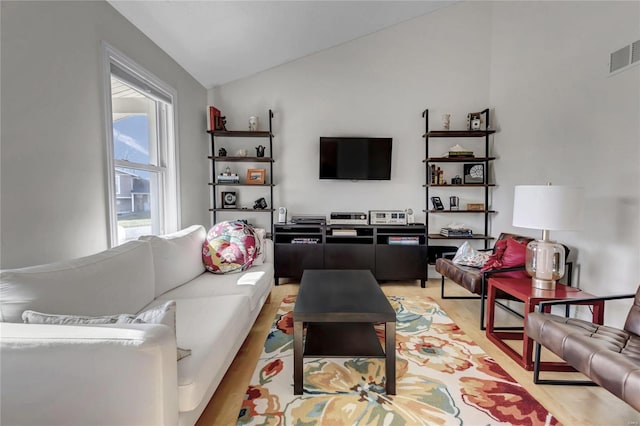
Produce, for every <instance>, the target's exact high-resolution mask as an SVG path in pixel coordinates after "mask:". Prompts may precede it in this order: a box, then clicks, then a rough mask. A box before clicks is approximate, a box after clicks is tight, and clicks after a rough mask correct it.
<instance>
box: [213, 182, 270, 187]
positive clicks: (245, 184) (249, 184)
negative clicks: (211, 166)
mask: <svg viewBox="0 0 640 426" xmlns="http://www.w3.org/2000/svg"><path fill="white" fill-rule="evenodd" d="M209 185H211V186H276V184H275V183H218V182H216V183H211V182H209Z"/></svg>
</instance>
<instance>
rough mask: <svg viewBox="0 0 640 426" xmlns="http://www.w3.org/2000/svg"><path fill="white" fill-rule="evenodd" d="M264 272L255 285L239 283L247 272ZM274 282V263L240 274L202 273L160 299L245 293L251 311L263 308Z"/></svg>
mask: <svg viewBox="0 0 640 426" xmlns="http://www.w3.org/2000/svg"><path fill="white" fill-rule="evenodd" d="M260 271H262V272H264V274H263V275H262V276H261V277H260V278H259V279H258V281H257V282H256V283H255V284H254V285H238V280H241V279H242V278H243V277H244V276H245V275H246V274H247V273H254V272H260ZM272 283H273V263H265V264H264V265H260V266H253V267H251V269H249V270H248V271H245V272H242V273H239V274H226V275H214V274H207V273H204V274H201V275H200V276H199V277H197V278H195V279H193V280H191V281H190V282H188V283H186V284H185V285H182V286H180V287H178V288H175V289H173V290H171V291H169V292H167V293H165V294H163V295H162V296H160V297H159V299H164V300H169V299H171V300H178V299H186V298H192V297H213V296H226V295H243V296H246V297H247V298H248V301H247V304H246V308H247V309H248V310H249V311H253V310H254V309H256V308H258V309H260V308H262V304H263V303H264V300H265V299H266V297H267V295H268V294H269V292H270V291H271V286H272Z"/></svg>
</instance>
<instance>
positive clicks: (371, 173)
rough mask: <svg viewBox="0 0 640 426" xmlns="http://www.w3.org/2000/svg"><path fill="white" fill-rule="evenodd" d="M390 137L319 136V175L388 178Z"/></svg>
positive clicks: (365, 178) (322, 177)
mask: <svg viewBox="0 0 640 426" xmlns="http://www.w3.org/2000/svg"><path fill="white" fill-rule="evenodd" d="M391 141H392V139H391V138H353V137H349V138H347V137H321V138H320V179H349V180H390V179H391Z"/></svg>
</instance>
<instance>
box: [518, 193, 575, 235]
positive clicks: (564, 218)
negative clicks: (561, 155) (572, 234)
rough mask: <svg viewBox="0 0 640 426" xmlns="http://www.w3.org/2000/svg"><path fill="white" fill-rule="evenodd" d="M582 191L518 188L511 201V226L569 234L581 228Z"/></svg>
mask: <svg viewBox="0 0 640 426" xmlns="http://www.w3.org/2000/svg"><path fill="white" fill-rule="evenodd" d="M582 200H583V191H582V188H578V187H575V186H561V185H559V186H552V185H519V186H516V187H515V194H514V199H513V226H518V227H521V228H531V229H544V230H548V231H570V230H576V229H580V227H581V226H582V210H583V209H582Z"/></svg>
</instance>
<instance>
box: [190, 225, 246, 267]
mask: <svg viewBox="0 0 640 426" xmlns="http://www.w3.org/2000/svg"><path fill="white" fill-rule="evenodd" d="M255 258H256V237H255V232H254V231H253V228H252V227H251V226H249V225H247V224H245V223H244V222H240V221H225V222H220V223H217V224H215V225H214V226H213V227H212V228H211V229H210V230H209V232H208V233H207V237H206V239H205V241H204V243H203V245H202V261H203V262H204V266H205V268H207V270H208V271H209V272H213V273H214V274H225V273H228V272H239V271H244V270H246V269H248V268H250V267H251V265H252V264H253V261H254V260H255Z"/></svg>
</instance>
